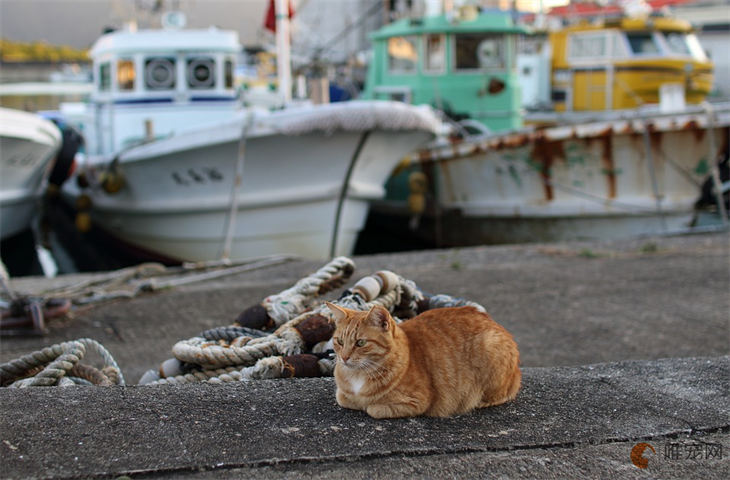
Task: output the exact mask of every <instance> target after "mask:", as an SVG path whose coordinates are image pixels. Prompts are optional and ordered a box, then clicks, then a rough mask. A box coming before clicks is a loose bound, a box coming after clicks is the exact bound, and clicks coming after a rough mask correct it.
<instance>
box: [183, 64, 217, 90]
mask: <svg viewBox="0 0 730 480" xmlns="http://www.w3.org/2000/svg"><path fill="white" fill-rule="evenodd" d="M187 78H188V86H189V87H190V88H196V89H202V88H213V87H215V60H213V59H212V58H191V59H190V60H188V71H187Z"/></svg>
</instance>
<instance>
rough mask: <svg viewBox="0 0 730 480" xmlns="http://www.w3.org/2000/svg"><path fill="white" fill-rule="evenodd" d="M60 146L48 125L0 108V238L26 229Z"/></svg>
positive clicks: (35, 117) (34, 117)
mask: <svg viewBox="0 0 730 480" xmlns="http://www.w3.org/2000/svg"><path fill="white" fill-rule="evenodd" d="M60 146H61V132H60V131H59V130H58V128H56V126H55V125H54V124H53V123H52V122H49V121H48V120H45V119H43V118H41V117H40V116H38V115H36V114H33V113H28V112H23V111H19V110H12V109H8V108H0V238H2V239H5V238H8V237H11V236H13V235H15V234H17V233H19V232H21V231H23V230H25V229H27V228H28V227H30V224H31V221H32V219H33V215H34V214H35V213H36V212H37V207H38V202H39V200H40V198H41V196H42V194H43V191H44V188H45V185H46V181H47V179H48V175H49V173H50V169H51V168H52V166H53V159H54V156H55V155H56V152H57V151H58V149H59V148H60Z"/></svg>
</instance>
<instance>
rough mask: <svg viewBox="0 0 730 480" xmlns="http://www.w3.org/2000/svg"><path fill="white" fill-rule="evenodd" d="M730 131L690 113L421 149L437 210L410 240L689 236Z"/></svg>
mask: <svg viewBox="0 0 730 480" xmlns="http://www.w3.org/2000/svg"><path fill="white" fill-rule="evenodd" d="M729 126H730V108H727V107H725V108H720V109H718V110H717V111H715V113H714V117H712V118H710V117H709V116H708V114H706V113H702V112H699V111H694V113H686V114H679V115H674V116H655V117H647V118H643V119H641V118H638V119H633V120H612V121H606V122H590V123H585V124H579V125H573V126H565V127H553V128H548V129H544V130H537V131H529V132H527V131H526V132H518V133H509V134H503V135H494V136H491V137H489V138H486V139H484V138H483V139H480V140H472V141H464V142H461V143H458V144H453V145H449V146H442V147H436V148H431V149H428V150H424V151H421V152H419V154H418V158H419V162H420V168H422V169H423V171H424V172H426V173H427V174H428V176H429V180H430V183H431V185H432V186H433V190H432V192H431V193H432V199H433V204H432V205H431V208H429V209H428V210H427V211H426V212H425V214H424V215H423V216H422V217H421V218H420V219H419V227H418V229H417V230H416V231H414V232H413V234H414V235H416V236H417V237H419V240H421V241H429V240H430V243H431V244H434V245H438V246H455V245H475V244H484V243H520V242H537V241H559V240H578V239H603V238H624V237H631V236H636V235H642V234H659V233H666V232H673V231H677V230H681V229H686V228H687V227H689V226H690V224H691V222H692V220H693V217H694V205H695V202H696V201H697V200H698V198H699V195H700V186H701V184H702V183H703V181H705V180H706V179H707V178H708V176H709V174H710V168H711V165H710V160H709V159H711V158H717V155H718V153H719V152H722V151H723V150H724V149H726V148H727V145H726V144H725V142H726V139H727V135H728V131H727V130H728V128H730V127H729ZM711 145H714V147H711ZM710 148H714V149H715V151H714V153H712V154H711V153H710ZM375 210H376V213H375V215H376V217H378V218H376V219H375V220H374V221H375V223H376V224H380V225H383V226H384V227H385V226H386V225H387V226H388V227H390V228H392V227H397V226H398V225H403V224H404V223H405V222H403V221H402V220H393V219H392V218H390V219H389V218H388V217H396V218H397V217H400V218H401V219H402V218H403V217H404V216H407V215H410V214H409V213H408V212H407V211H406V210H407V208H406V206H405V203H404V202H401V203H400V205H398V204H397V203H392V202H391V203H390V204H387V202H384V203H380V204H379V205H377V206H376V207H375ZM401 228H402V227H401Z"/></svg>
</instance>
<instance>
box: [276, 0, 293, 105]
mask: <svg viewBox="0 0 730 480" xmlns="http://www.w3.org/2000/svg"><path fill="white" fill-rule="evenodd" d="M275 7H276V9H275V12H276V76H277V78H278V80H279V94H280V95H281V96H282V98H283V99H284V103H285V104H287V103H290V102H291V87H292V83H291V54H290V47H291V45H290V44H289V42H290V38H291V36H290V34H289V2H288V0H276V3H275Z"/></svg>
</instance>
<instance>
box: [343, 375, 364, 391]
mask: <svg viewBox="0 0 730 480" xmlns="http://www.w3.org/2000/svg"><path fill="white" fill-rule="evenodd" d="M347 383H349V384H350V390H352V393H354V394H355V395H357V394H359V393H360V390H362V387H363V386H364V385H365V377H361V376H359V375H352V376H350V378H348V379H347Z"/></svg>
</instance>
